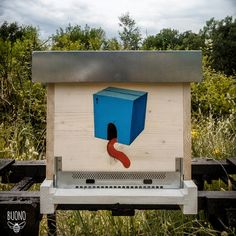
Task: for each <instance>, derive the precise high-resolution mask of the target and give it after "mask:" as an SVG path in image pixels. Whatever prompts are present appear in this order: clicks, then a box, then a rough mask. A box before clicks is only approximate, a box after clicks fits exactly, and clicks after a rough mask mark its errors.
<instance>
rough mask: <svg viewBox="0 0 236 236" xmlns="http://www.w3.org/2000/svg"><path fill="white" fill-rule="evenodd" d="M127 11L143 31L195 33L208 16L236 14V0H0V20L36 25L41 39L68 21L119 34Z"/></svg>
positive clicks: (107, 32) (115, 35)
mask: <svg viewBox="0 0 236 236" xmlns="http://www.w3.org/2000/svg"><path fill="white" fill-rule="evenodd" d="M126 12H129V13H130V16H131V17H132V18H133V19H135V21H136V23H137V26H139V27H140V29H141V32H142V34H143V35H144V36H145V35H146V34H148V35H151V34H156V33H158V32H159V31H160V30H161V29H163V28H174V29H178V30H179V31H180V32H183V31H186V30H192V31H194V32H198V31H199V29H200V28H202V27H203V26H204V24H205V22H206V21H207V20H209V19H210V18H211V17H214V18H215V19H223V18H225V17H226V16H227V15H229V16H234V17H235V15H236V0H62V1H61V0H0V23H1V24H2V23H3V22H4V21H8V22H14V21H16V22H18V23H21V24H25V25H33V26H37V27H39V29H40V34H41V37H42V38H47V37H48V36H49V35H51V34H53V33H55V32H56V29H58V28H59V27H65V26H67V25H68V24H69V23H71V24H72V25H74V24H78V25H82V26H84V25H85V24H88V25H89V26H91V27H100V26H101V27H102V28H103V29H104V30H105V31H106V35H107V37H117V36H118V33H117V32H118V30H119V26H118V22H119V20H118V17H119V16H121V15H122V14H124V13H126Z"/></svg>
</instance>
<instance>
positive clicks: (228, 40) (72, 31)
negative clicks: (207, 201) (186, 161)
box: [0, 13, 236, 235]
mask: <svg viewBox="0 0 236 236" xmlns="http://www.w3.org/2000/svg"><path fill="white" fill-rule="evenodd" d="M119 26H120V31H119V32H118V34H119V38H107V37H106V34H105V31H104V30H103V29H102V28H91V27H89V26H88V25H86V26H85V27H81V26H79V25H73V26H72V25H68V26H67V27H66V28H65V29H62V28H60V29H58V30H57V31H56V32H55V34H53V35H51V36H50V37H49V38H48V39H47V40H46V41H42V40H41V39H40V37H39V29H37V28H35V27H34V26H28V25H19V24H18V23H8V22H4V23H3V24H2V25H1V26H0V84H1V86H0V158H15V159H18V160H31V159H37V160H41V159H45V131H46V93H45V86H44V85H42V84H39V83H32V77H31V58H32V51H35V50H37V51H40V50H202V52H203V63H202V64H203V67H202V70H203V81H202V82H201V83H193V84H192V155H193V157H212V158H216V159H222V158H227V157H232V156H236V116H235V115H236V19H233V17H229V16H227V17H226V18H224V19H222V20H219V21H218V20H215V19H214V18H212V19H210V20H209V21H207V22H206V24H205V26H204V27H203V28H202V29H201V30H200V31H199V32H198V33H194V32H192V31H191V30H189V31H186V32H182V33H181V32H179V31H178V30H176V29H170V28H168V29H162V30H161V31H160V32H158V33H157V34H156V35H149V36H146V37H145V38H142V35H141V33H140V29H139V27H138V26H137V25H136V22H135V20H134V19H132V18H131V17H130V15H129V13H126V14H124V15H122V16H121V17H119ZM1 187H2V186H0V188H1ZM2 188H3V187H2ZM206 188H208V189H209V188H218V189H223V190H227V186H225V185H224V184H223V183H221V182H220V181H217V182H216V183H214V186H208V185H206ZM57 217H58V219H59V220H58V221H57V223H58V233H59V234H60V235H89V234H93V235H183V234H189V235H191V234H192V235H196V234H202V235H216V234H217V233H219V232H217V231H215V230H213V229H212V227H211V225H210V224H209V223H208V222H207V221H206V220H205V218H204V216H203V215H202V214H201V213H200V214H199V216H198V218H196V217H187V216H183V215H182V213H181V212H176V211H175V212H173V211H139V212H137V214H136V215H135V216H134V217H112V216H111V214H110V213H109V212H92V213H90V212H79V211H78V212H75V211H74V212H58V214H57ZM46 232H47V229H46V224H45V221H42V223H41V234H42V235H44V234H46ZM221 234H223V235H228V234H235V229H229V228H226V229H225V231H223V232H221Z"/></svg>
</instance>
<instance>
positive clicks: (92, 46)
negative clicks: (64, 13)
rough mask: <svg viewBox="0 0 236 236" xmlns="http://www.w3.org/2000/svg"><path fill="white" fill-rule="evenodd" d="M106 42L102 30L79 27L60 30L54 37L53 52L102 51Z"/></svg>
mask: <svg viewBox="0 0 236 236" xmlns="http://www.w3.org/2000/svg"><path fill="white" fill-rule="evenodd" d="M104 42H105V32H104V30H103V29H102V28H90V27H89V26H88V25H86V26H85V27H84V29H83V28H81V26H79V25H75V26H71V25H70V24H69V26H67V27H66V28H65V30H64V29H62V28H60V29H59V30H57V32H56V34H55V35H53V36H52V50H100V49H102V47H103V45H104Z"/></svg>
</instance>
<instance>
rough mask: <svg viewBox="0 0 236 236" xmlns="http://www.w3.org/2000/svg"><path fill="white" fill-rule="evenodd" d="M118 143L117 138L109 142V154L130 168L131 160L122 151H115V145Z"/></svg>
mask: <svg viewBox="0 0 236 236" xmlns="http://www.w3.org/2000/svg"><path fill="white" fill-rule="evenodd" d="M116 142H117V139H116V138H113V139H111V140H109V142H108V144H107V152H108V154H109V155H110V156H111V157H114V158H115V159H117V160H119V161H120V162H121V163H122V164H123V166H124V167H125V168H129V167H130V160H129V158H128V157H127V156H126V155H125V154H124V153H123V152H121V151H118V150H116V149H115V147H114V144H115V143H116Z"/></svg>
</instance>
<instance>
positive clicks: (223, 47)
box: [200, 16, 236, 75]
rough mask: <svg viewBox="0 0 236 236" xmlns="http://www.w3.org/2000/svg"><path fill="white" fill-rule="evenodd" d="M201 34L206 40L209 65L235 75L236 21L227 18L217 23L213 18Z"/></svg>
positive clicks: (205, 51) (205, 52) (205, 50)
mask: <svg viewBox="0 0 236 236" xmlns="http://www.w3.org/2000/svg"><path fill="white" fill-rule="evenodd" d="M200 34H201V36H202V37H204V39H205V49H204V54H205V55H206V56H207V57H208V65H210V66H211V67H212V68H213V69H215V70H216V71H222V72H224V73H225V74H226V75H233V74H234V73H235V72H236V43H235V42H236V19H234V20H233V18H232V17H229V16H227V17H226V18H225V19H223V20H220V21H217V20H215V19H214V18H212V19H210V20H209V21H207V22H206V26H204V28H203V30H201V31H200Z"/></svg>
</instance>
